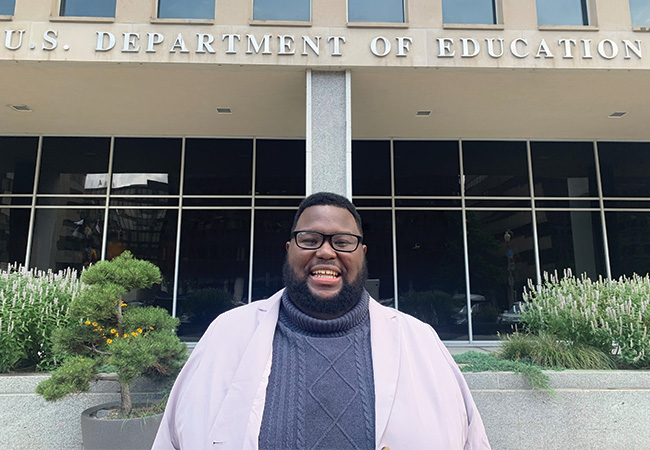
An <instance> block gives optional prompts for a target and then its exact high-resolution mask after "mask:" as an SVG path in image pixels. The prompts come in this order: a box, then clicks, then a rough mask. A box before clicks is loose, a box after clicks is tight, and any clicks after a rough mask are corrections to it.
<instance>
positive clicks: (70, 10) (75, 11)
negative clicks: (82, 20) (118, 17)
mask: <svg viewBox="0 0 650 450" xmlns="http://www.w3.org/2000/svg"><path fill="white" fill-rule="evenodd" d="M60 14H61V15H62V16H70V17H115V0H61V13H60Z"/></svg>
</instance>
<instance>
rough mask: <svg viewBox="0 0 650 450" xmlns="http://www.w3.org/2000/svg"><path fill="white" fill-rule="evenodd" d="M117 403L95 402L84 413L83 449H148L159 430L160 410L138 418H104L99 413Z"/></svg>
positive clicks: (82, 425)
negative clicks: (100, 403) (96, 403)
mask: <svg viewBox="0 0 650 450" xmlns="http://www.w3.org/2000/svg"><path fill="white" fill-rule="evenodd" d="M116 406H119V404H117V403H104V404H102V405H98V406H93V407H92V408H88V409H86V410H85V411H83V412H82V413H81V437H82V440H83V446H84V450H140V449H142V450H149V449H150V448H151V446H152V445H153V441H154V439H155V437H156V433H157V432H158V427H159V426H160V421H161V419H162V413H161V414H155V415H152V416H147V417H139V418H135V419H102V418H98V417H96V414H97V413H98V412H100V411H102V410H106V409H113V408H114V407H116Z"/></svg>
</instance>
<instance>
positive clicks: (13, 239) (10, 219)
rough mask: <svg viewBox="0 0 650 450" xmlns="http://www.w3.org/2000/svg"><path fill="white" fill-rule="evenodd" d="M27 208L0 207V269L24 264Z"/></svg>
mask: <svg viewBox="0 0 650 450" xmlns="http://www.w3.org/2000/svg"><path fill="white" fill-rule="evenodd" d="M29 213H30V210H29V209H12V208H0V269H2V270H4V269H6V268H7V265H8V264H16V263H17V264H25V253H26V252H27V234H28V231H29Z"/></svg>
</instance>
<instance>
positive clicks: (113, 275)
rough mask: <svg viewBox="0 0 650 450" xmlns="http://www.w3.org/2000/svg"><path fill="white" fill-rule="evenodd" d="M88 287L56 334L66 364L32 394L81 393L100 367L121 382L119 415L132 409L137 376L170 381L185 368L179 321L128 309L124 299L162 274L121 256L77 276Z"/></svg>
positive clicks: (155, 311) (153, 311) (57, 396)
mask: <svg viewBox="0 0 650 450" xmlns="http://www.w3.org/2000/svg"><path fill="white" fill-rule="evenodd" d="M81 281H82V283H84V284H86V285H87V287H86V289H83V290H82V292H81V293H80V295H78V296H77V297H76V298H75V299H74V301H73V302H72V304H71V305H70V312H69V320H68V325H67V326H65V327H64V328H61V329H59V330H57V331H56V332H55V333H54V336H53V339H54V343H55V346H56V347H57V348H58V349H59V350H60V351H62V352H64V353H65V354H66V355H68V356H69V357H68V359H66V361H65V362H64V363H63V364H62V365H61V367H60V368H59V369H57V370H56V371H55V372H54V373H53V374H52V377H51V378H49V379H47V380H45V381H43V382H41V383H40V384H39V385H38V387H37V388H36V392H37V393H38V394H40V395H42V396H43V397H44V398H45V399H46V400H57V399H60V398H62V397H64V396H65V395H67V394H71V393H76V392H85V391H87V390H88V389H89V383H90V382H91V381H93V380H94V379H96V376H97V374H98V372H99V371H100V369H101V368H103V367H105V366H109V367H111V368H112V369H113V370H114V371H115V373H116V375H117V376H116V380H117V381H118V382H119V383H120V394H121V405H120V415H121V416H122V417H128V416H129V415H130V414H131V411H132V408H133V405H132V401H131V390H130V388H131V384H132V383H133V381H134V380H135V379H136V378H138V377H140V376H147V377H150V378H156V379H159V380H165V379H166V380H169V381H173V380H174V379H175V377H176V375H177V374H178V372H179V371H180V369H181V368H182V366H183V364H184V363H185V359H186V357H187V352H186V348H185V345H184V344H183V343H182V342H181V341H180V340H179V339H178V336H177V335H176V332H175V329H176V328H177V327H178V323H179V321H178V319H175V318H173V317H171V316H170V315H169V313H168V312H167V311H166V310H164V309H162V308H158V307H137V306H129V305H128V304H127V303H125V302H124V301H123V300H122V296H123V295H124V294H126V293H128V292H130V291H132V290H134V289H143V288H150V287H151V286H152V285H154V284H156V283H160V281H161V275H160V270H159V269H158V268H157V267H156V266H155V265H153V264H151V263H150V262H147V261H142V260H138V259H135V258H134V257H133V255H132V254H131V253H130V252H128V251H125V252H124V253H122V254H121V255H120V256H118V257H116V258H114V259H113V260H111V261H100V262H97V263H96V264H94V265H92V266H91V267H89V268H88V269H86V270H85V271H84V272H83V274H82V276H81Z"/></svg>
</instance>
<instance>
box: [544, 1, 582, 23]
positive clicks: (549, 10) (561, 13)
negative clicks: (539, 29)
mask: <svg viewBox="0 0 650 450" xmlns="http://www.w3.org/2000/svg"><path fill="white" fill-rule="evenodd" d="M536 3H537V24H538V25H589V13H588V10H587V0H536Z"/></svg>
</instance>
